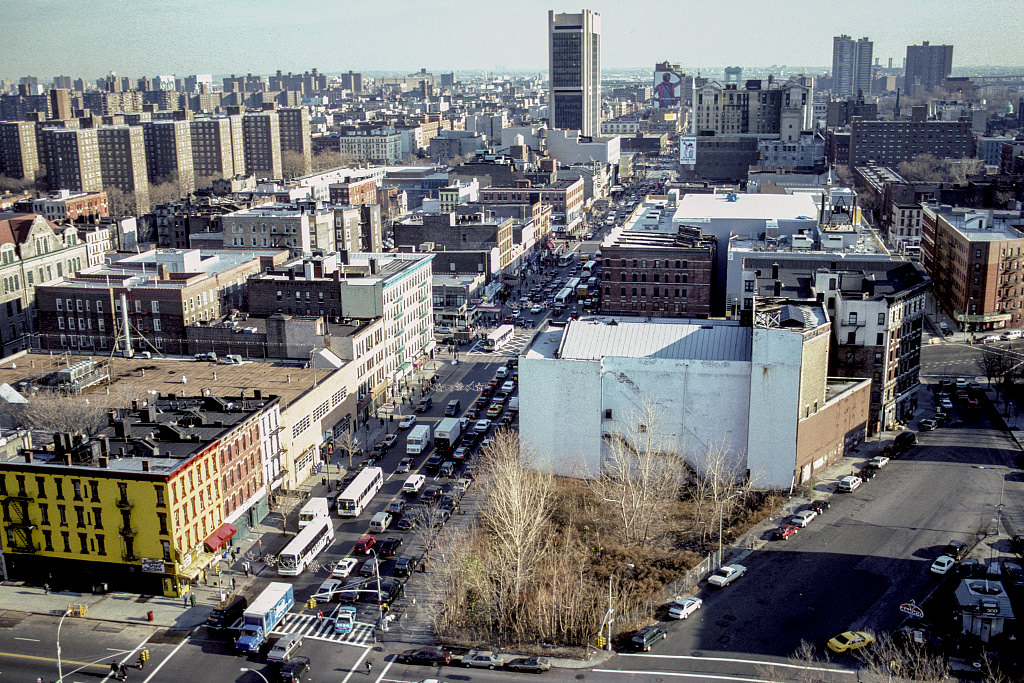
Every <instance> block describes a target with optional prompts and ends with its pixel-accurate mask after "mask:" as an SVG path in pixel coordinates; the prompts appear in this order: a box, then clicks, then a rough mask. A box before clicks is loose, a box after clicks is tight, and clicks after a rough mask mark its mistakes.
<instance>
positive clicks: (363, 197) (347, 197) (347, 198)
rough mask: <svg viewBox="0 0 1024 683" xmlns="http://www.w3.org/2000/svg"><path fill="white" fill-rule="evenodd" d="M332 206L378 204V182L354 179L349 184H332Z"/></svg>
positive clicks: (370, 179) (371, 178)
mask: <svg viewBox="0 0 1024 683" xmlns="http://www.w3.org/2000/svg"><path fill="white" fill-rule="evenodd" d="M329 190H330V193H331V194H330V196H331V203H332V204H350V205H352V206H361V205H363V204H376V203H377V180H376V179H375V178H373V177H369V178H353V179H352V180H350V181H348V182H347V183H332V184H331V186H330V188H329Z"/></svg>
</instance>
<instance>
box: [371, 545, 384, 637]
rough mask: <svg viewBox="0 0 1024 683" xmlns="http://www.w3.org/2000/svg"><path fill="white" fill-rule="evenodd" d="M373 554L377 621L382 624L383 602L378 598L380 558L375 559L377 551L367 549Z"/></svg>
mask: <svg viewBox="0 0 1024 683" xmlns="http://www.w3.org/2000/svg"><path fill="white" fill-rule="evenodd" d="M369 550H370V552H371V553H373V573H374V575H375V576H376V577H377V611H378V613H379V621H380V622H381V624H383V621H384V600H383V599H382V598H381V596H380V558H379V557H377V551H376V550H374V549H373V548H370V549H369Z"/></svg>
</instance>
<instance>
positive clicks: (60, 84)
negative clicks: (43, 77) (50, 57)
mask: <svg viewBox="0 0 1024 683" xmlns="http://www.w3.org/2000/svg"><path fill="white" fill-rule="evenodd" d="M71 86H72V84H71V76H54V77H53V87H54V88H63V89H64V90H71Z"/></svg>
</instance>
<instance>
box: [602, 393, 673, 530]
mask: <svg viewBox="0 0 1024 683" xmlns="http://www.w3.org/2000/svg"><path fill="white" fill-rule="evenodd" d="M661 423H662V412H661V409H660V408H659V407H658V406H657V404H655V403H654V401H652V400H649V399H645V400H641V401H640V402H639V403H638V405H637V407H636V408H635V409H634V410H633V412H632V414H631V415H629V416H628V417H627V418H626V420H625V421H624V422H623V427H624V428H623V430H622V431H621V432H620V433H618V434H614V435H611V436H610V437H608V439H607V441H608V450H609V453H608V457H606V458H605V459H604V461H603V462H602V463H601V469H602V471H601V473H600V475H599V476H598V477H597V478H596V479H595V480H594V483H593V486H594V488H595V492H596V494H597V495H598V497H599V498H601V499H602V500H604V501H605V502H608V503H611V504H612V505H613V506H614V508H615V510H616V513H617V516H618V520H619V525H620V531H621V533H622V537H623V538H624V539H625V540H626V542H628V543H631V544H636V545H638V546H640V547H643V546H644V545H646V544H647V543H648V542H649V541H650V540H651V538H652V536H654V535H655V534H657V533H659V532H660V531H661V528H660V525H659V522H660V521H661V520H663V519H664V511H665V509H666V507H667V506H668V505H669V504H671V503H672V502H674V501H676V500H678V498H679V491H680V489H681V487H682V485H683V482H684V481H685V472H686V467H685V464H684V461H683V458H682V456H681V455H680V454H678V453H674V452H672V451H671V450H670V449H669V448H668V447H667V444H666V442H665V441H666V440H665V437H664V436H663V435H662V434H663V432H662V430H661Z"/></svg>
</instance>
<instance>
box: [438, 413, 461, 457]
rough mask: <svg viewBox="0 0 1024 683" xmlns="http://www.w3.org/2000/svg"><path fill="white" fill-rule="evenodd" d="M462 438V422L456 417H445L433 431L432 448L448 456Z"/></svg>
mask: <svg viewBox="0 0 1024 683" xmlns="http://www.w3.org/2000/svg"><path fill="white" fill-rule="evenodd" d="M461 438H462V421H461V420H460V419H459V418H457V417H446V418H444V419H443V420H441V421H440V422H439V423H438V424H437V429H435V430H434V446H436V447H437V452H438V453H444V454H448V453H451V452H452V451H454V450H455V447H456V446H458V445H459V440H460V439H461Z"/></svg>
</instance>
